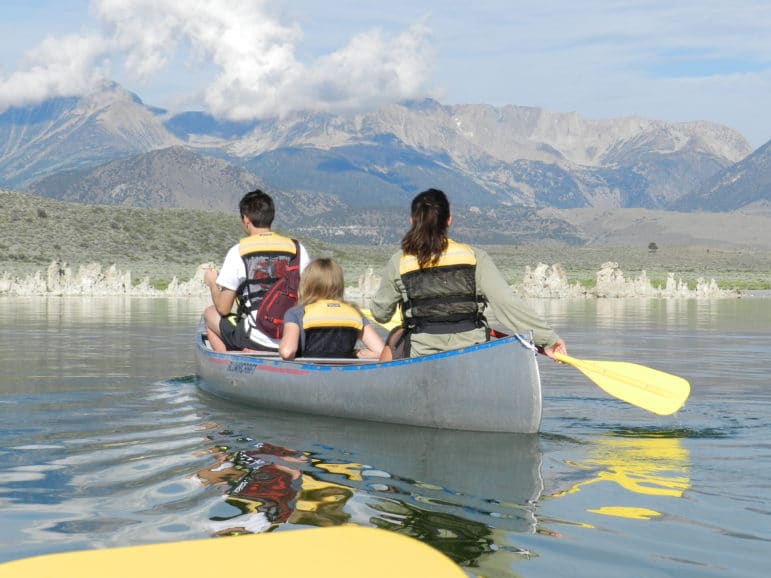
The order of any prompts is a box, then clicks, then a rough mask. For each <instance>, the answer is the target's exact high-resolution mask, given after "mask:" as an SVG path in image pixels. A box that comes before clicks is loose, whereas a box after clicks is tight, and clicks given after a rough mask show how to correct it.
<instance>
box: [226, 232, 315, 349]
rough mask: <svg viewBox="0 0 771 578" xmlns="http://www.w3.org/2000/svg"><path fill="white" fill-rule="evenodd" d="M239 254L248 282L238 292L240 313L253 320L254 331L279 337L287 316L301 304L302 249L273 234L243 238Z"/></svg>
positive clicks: (250, 326) (292, 240) (251, 323)
mask: <svg viewBox="0 0 771 578" xmlns="http://www.w3.org/2000/svg"><path fill="white" fill-rule="evenodd" d="M239 254H240V255H241V259H243V262H244V266H245V267H246V279H245V280H244V281H243V282H242V283H241V285H240V286H239V288H238V290H237V296H238V314H239V316H245V317H247V318H248V319H249V328H250V329H251V328H255V327H257V328H259V329H260V331H262V332H263V333H265V334H266V335H269V336H270V337H274V338H279V337H281V329H282V327H283V325H282V323H283V317H284V313H286V311H287V310H288V309H289V308H290V307H293V306H294V305H296V304H297V286H298V284H299V278H300V273H299V260H300V246H299V244H298V242H297V241H295V240H294V239H290V238H288V237H284V236H282V235H279V234H277V233H274V232H272V231H269V232H266V233H257V234H255V235H250V236H249V237H245V238H243V239H241V241H240V242H239ZM266 306H268V307H269V310H268V309H266Z"/></svg>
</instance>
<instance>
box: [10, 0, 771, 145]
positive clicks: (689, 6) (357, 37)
mask: <svg viewBox="0 0 771 578" xmlns="http://www.w3.org/2000/svg"><path fill="white" fill-rule="evenodd" d="M770 31H771V2H769V1H768V0H731V1H730V2H727V1H725V0H719V1H713V0H702V1H700V2H696V1H690V0H682V1H680V0H663V1H660V0H605V1H601V0H586V1H576V0H539V1H537V2H536V1H535V0H528V1H519V0H476V1H475V2H468V1H460V0H426V1H422V2H421V1H419V0H409V1H407V0H379V1H373V0H334V1H331V2H323V1H321V0H90V1H89V0H41V1H36V0H3V1H2V3H0V38H2V39H3V41H2V49H1V50H0V111H3V110H6V109H7V108H8V107H12V106H23V105H28V104H32V103H35V102H39V101H41V100H44V99H46V98H50V97H53V96H73V95H81V94H85V93H87V92H89V91H90V90H93V89H94V87H98V86H100V85H101V83H103V82H104V80H106V79H107V80H114V81H116V82H118V83H120V84H121V85H122V86H124V87H125V88H126V89H128V90H130V91H132V92H134V93H136V94H137V95H139V97H140V98H142V100H143V101H144V102H145V103H146V104H149V105H153V106H159V107H163V108H167V109H169V110H171V111H175V112H179V111H182V110H206V111H208V112H210V113H211V114H213V115H214V116H217V117H219V118H223V119H225V118H226V119H230V120H247V119H253V118H264V117H273V116H277V115H279V116H280V115H284V114H287V113H291V112H293V111H297V110H309V109H310V110H320V111H329V112H351V111H366V110H373V109H375V108H377V107H380V106H383V105H385V104H388V103H392V102H398V101H400V100H405V99H420V98H425V97H431V98H435V99H437V100H438V101H439V102H441V103H442V104H464V103H484V104H491V105H494V106H503V105H507V104H512V105H518V106H534V107H540V108H543V109H546V110H549V111H552V112H576V113H578V114H579V115H581V116H583V117H586V118H591V119H605V118H619V117H627V116H639V117H644V118H651V119H658V120H666V121H671V122H684V121H692V120H705V121H711V122H716V123H719V124H722V125H725V126H728V127H730V128H733V129H736V130H738V131H739V132H740V133H741V134H742V135H743V136H744V137H745V138H747V139H748V141H749V142H750V144H751V145H752V146H753V147H759V146H760V145H762V144H764V143H766V142H768V141H769V140H771V106H769V103H771V98H770V97H771V32H770Z"/></svg>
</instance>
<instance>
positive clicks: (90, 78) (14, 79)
mask: <svg viewBox="0 0 771 578" xmlns="http://www.w3.org/2000/svg"><path fill="white" fill-rule="evenodd" d="M106 47H107V43H106V42H105V39H104V38H102V37H100V36H77V35H71V36H63V37H59V38H54V37H48V38H46V39H45V40H43V42H42V43H41V44H40V45H38V46H37V47H36V48H35V49H34V50H32V51H31V52H30V53H29V54H28V55H27V57H26V61H25V66H24V68H23V69H22V70H18V71H16V72H14V73H12V74H10V75H9V76H7V77H0V110H3V109H5V108H7V107H9V106H14V105H24V104H28V103H34V102H39V101H42V100H44V99H46V98H50V97H53V96H77V95H81V94H84V93H87V92H90V91H91V90H93V89H94V88H95V87H97V86H99V85H100V84H101V82H102V81H103V79H104V78H105V77H106V76H108V75H109V62H108V61H107V60H102V57H103V56H104V55H105V52H106Z"/></svg>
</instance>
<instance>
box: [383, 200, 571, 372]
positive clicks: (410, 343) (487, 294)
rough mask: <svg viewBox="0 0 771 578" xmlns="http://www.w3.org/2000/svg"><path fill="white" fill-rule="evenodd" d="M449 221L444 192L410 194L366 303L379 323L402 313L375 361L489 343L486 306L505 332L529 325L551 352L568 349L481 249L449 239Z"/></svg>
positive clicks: (526, 328)
mask: <svg viewBox="0 0 771 578" xmlns="http://www.w3.org/2000/svg"><path fill="white" fill-rule="evenodd" d="M451 224H452V216H451V214H450V202H449V201H448V200H447V196H446V195H445V194H444V193H443V192H442V191H440V190H438V189H428V190H426V191H423V192H422V193H420V194H418V195H417V196H416V197H415V198H414V199H413V201H412V207H411V215H410V229H409V231H407V233H406V234H405V235H404V238H403V239H402V243H401V251H398V252H396V253H395V254H394V255H393V256H392V257H391V259H390V260H389V261H388V264H387V265H386V269H385V271H384V272H383V274H382V275H381V279H382V282H381V283H380V287H379V289H378V291H377V293H376V294H375V296H374V298H373V300H372V304H371V307H370V310H371V312H372V316H373V317H374V319H375V320H376V321H379V322H381V323H383V322H386V321H388V320H390V319H391V317H392V316H393V314H394V313H395V312H396V310H397V307H401V311H402V327H401V328H397V329H396V330H394V331H393V332H392V334H391V335H390V336H389V339H388V342H387V345H386V348H385V351H384V352H383V356H382V357H381V359H382V360H384V361H387V360H389V359H391V358H392V357H393V358H398V357H417V356H420V355H428V354H430V353H437V352H440V351H447V350H450V349H457V348H460V347H466V346H469V345H476V344H477V343H483V342H485V341H489V339H490V329H489V327H488V325H487V320H486V318H485V316H484V309H485V307H486V306H487V305H489V306H490V307H491V308H492V311H493V314H494V315H495V319H496V320H497V321H499V322H500V323H502V324H503V325H504V326H506V328H508V329H509V331H513V332H516V333H520V334H522V333H526V332H528V331H532V332H533V340H534V342H535V344H536V345H537V346H540V347H542V348H543V349H544V352H545V353H546V355H548V356H549V357H552V358H553V357H554V354H555V353H561V354H566V353H567V352H566V349H565V342H564V341H563V340H562V339H560V337H559V336H558V335H557V334H556V333H555V332H554V331H553V330H552V328H551V327H550V326H549V325H548V324H547V323H546V321H544V320H543V319H542V318H541V317H540V316H538V315H537V314H536V313H535V312H534V311H532V310H531V309H530V308H528V307H527V305H526V304H525V303H524V302H523V301H522V300H521V299H520V298H519V297H518V296H517V295H516V294H515V293H514V292H513V291H512V289H511V287H509V285H508V283H506V280H505V279H504V278H503V276H502V275H501V274H500V272H499V271H498V268H497V267H496V266H495V264H494V263H493V261H492V259H490V257H489V256H488V255H487V253H485V252H484V251H482V250H481V249H478V248H476V247H471V246H469V245H465V244H463V243H456V242H455V241H453V240H452V239H450V238H449V237H448V235H447V231H448V229H449V228H450V225H451Z"/></svg>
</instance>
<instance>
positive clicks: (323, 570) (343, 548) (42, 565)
mask: <svg viewBox="0 0 771 578" xmlns="http://www.w3.org/2000/svg"><path fill="white" fill-rule="evenodd" d="M250 565H252V566H254V567H255V568H256V569H257V572H256V574H258V575H260V576H302V575H308V576H315V577H318V578H332V577H334V578H359V577H362V576H366V577H367V578H390V577H392V576H400V577H404V578H419V577H420V578H422V577H424V576H446V577H447V578H451V577H456V578H464V577H465V576H466V573H465V572H463V570H461V568H460V567H459V566H457V565H456V564H454V563H453V562H452V560H450V559H449V558H448V557H447V556H445V555H443V554H442V553H440V552H438V551H437V550H434V549H433V548H431V547H430V546H427V545H425V544H423V543H421V542H419V541H418V540H416V539H414V538H410V537H407V536H403V535H401V534H396V533H394V532H388V531H386V530H378V529H375V528H363V527H357V526H338V527H334V528H316V529H312V530H296V531H291V532H271V533H268V534H252V535H248V536H232V537H227V538H216V539H212V538H209V539H203V540H191V541H188V542H170V543H166V544H150V545H143V546H127V547H122V548H107V549H99V550H84V551H79V552H64V553H59V554H48V555H44V556H37V557H34V558H27V559H24V560H15V561H12V562H6V563H4V564H0V575H2V576H3V577H4V578H43V577H48V576H56V577H58V578H103V577H109V578H135V577H136V576H142V577H144V578H168V577H177V576H214V575H215V574H216V575H219V574H222V573H223V569H227V568H230V567H233V566H237V567H241V568H246V567H249V566H250Z"/></svg>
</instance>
